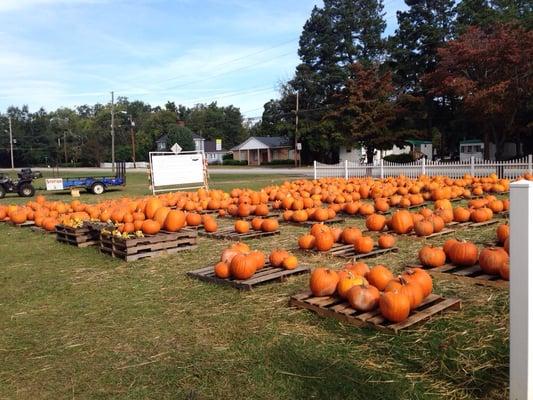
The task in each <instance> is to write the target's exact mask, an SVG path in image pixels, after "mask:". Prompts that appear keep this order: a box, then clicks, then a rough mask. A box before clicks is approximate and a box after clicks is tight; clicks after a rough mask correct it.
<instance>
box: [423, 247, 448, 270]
mask: <svg viewBox="0 0 533 400" xmlns="http://www.w3.org/2000/svg"><path fill="white" fill-rule="evenodd" d="M418 259H419V260H420V262H421V263H422V265H424V266H426V267H440V266H442V265H444V264H445V263H446V253H444V250H442V248H440V247H432V246H424V247H422V248H421V249H420V251H419V252H418Z"/></svg>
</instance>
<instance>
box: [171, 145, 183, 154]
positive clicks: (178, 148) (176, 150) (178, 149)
mask: <svg viewBox="0 0 533 400" xmlns="http://www.w3.org/2000/svg"><path fill="white" fill-rule="evenodd" d="M170 150H171V151H172V152H173V153H174V154H179V153H180V152H181V150H182V148H181V146H180V145H179V144H177V143H174V146H172V147H171V148H170Z"/></svg>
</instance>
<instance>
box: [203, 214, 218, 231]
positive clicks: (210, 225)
mask: <svg viewBox="0 0 533 400" xmlns="http://www.w3.org/2000/svg"><path fill="white" fill-rule="evenodd" d="M204 229H205V231H206V232H216V231H217V229H218V224H217V221H215V219H214V218H213V217H211V216H206V217H205V218H204Z"/></svg>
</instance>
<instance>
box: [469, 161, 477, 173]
mask: <svg viewBox="0 0 533 400" xmlns="http://www.w3.org/2000/svg"><path fill="white" fill-rule="evenodd" d="M475 163H476V160H475V158H474V156H471V157H470V175H472V176H475V175H474V165H475Z"/></svg>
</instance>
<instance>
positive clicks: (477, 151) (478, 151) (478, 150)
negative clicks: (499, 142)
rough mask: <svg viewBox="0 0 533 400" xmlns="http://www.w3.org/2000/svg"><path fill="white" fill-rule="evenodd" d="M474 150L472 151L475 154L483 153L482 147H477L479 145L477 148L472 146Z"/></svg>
mask: <svg viewBox="0 0 533 400" xmlns="http://www.w3.org/2000/svg"><path fill="white" fill-rule="evenodd" d="M474 148H475V150H474V151H475V152H476V153H482V152H483V147H482V146H481V145H479V144H478V145H477V146H474Z"/></svg>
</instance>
